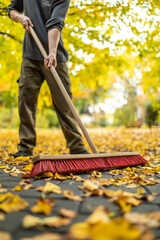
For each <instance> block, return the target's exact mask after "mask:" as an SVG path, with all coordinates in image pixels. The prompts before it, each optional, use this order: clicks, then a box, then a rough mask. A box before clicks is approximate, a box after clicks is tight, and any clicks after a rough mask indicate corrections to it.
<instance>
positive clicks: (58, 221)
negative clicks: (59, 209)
mask: <svg viewBox="0 0 160 240" xmlns="http://www.w3.org/2000/svg"><path fill="white" fill-rule="evenodd" d="M70 222H71V219H69V218H61V217H48V218H43V219H42V220H41V224H42V225H45V226H47V227H56V228H58V227H62V226H66V225H68V224H69V223H70Z"/></svg>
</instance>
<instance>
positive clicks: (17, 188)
mask: <svg viewBox="0 0 160 240" xmlns="http://www.w3.org/2000/svg"><path fill="white" fill-rule="evenodd" d="M21 190H22V186H21V185H18V186H16V187H15V188H13V189H12V191H14V192H16V191H21Z"/></svg>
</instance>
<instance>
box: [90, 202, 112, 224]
mask: <svg viewBox="0 0 160 240" xmlns="http://www.w3.org/2000/svg"><path fill="white" fill-rule="evenodd" d="M109 221H110V217H109V210H108V208H107V207H104V206H99V207H97V208H96V209H95V210H94V212H93V213H92V214H91V215H90V216H89V217H88V218H87V220H86V222H87V223H89V224H96V223H99V222H109Z"/></svg>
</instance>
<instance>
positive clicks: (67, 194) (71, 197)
mask: <svg viewBox="0 0 160 240" xmlns="http://www.w3.org/2000/svg"><path fill="white" fill-rule="evenodd" d="M63 196H64V197H66V198H67V199H69V200H73V201H79V202H83V199H82V198H81V197H79V196H77V195H74V193H73V191H71V190H65V191H63Z"/></svg>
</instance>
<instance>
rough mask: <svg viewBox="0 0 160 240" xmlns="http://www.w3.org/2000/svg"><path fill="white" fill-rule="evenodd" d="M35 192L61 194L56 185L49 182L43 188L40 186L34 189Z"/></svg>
mask: <svg viewBox="0 0 160 240" xmlns="http://www.w3.org/2000/svg"><path fill="white" fill-rule="evenodd" d="M36 190H37V191H42V192H43V193H47V194H48V193H57V194H60V193H61V192H62V190H61V188H60V187H59V186H57V185H56V184H53V183H51V182H47V183H46V184H45V186H41V187H38V188H36Z"/></svg>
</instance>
